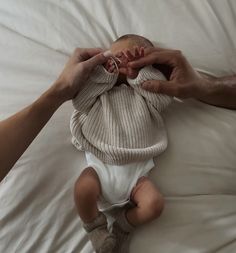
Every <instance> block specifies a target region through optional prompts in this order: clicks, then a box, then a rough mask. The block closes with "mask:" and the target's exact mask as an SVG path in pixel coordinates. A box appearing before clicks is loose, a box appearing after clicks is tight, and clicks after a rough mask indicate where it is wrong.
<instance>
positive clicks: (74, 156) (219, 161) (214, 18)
mask: <svg viewBox="0 0 236 253" xmlns="http://www.w3.org/2000/svg"><path fill="white" fill-rule="evenodd" d="M235 13H236V2H235V1H234V0H228V1H226V0H214V1H213V0H205V1H203V0H202V1H195V0H181V1H180V0H178V1H175V0H147V1H142V0H135V1H126V0H119V1H116V0H110V1H109V0H106V1H105V0H104V1H103V0H77V1H76V0H70V1H69V0H68V1H58V0H47V1H46V0H44V1H36V0H19V1H15V0H2V1H1V2H0V119H4V118H6V117H7V116H10V115H11V114H13V113H14V112H16V111H18V110H20V109H21V108H23V107H24V106H26V105H28V104H29V103H30V102H32V101H33V100H34V99H36V98H37V97H38V96H39V95H40V94H41V93H42V92H43V91H44V90H45V89H46V88H47V87H49V86H50V85H51V84H52V83H53V81H54V80H55V79H56V77H57V75H58V74H59V73H60V70H61V69H62V67H63V65H64V64H65V61H66V60H67V59H68V54H70V53H71V52H72V51H73V49H74V48H75V47H94V46H100V47H109V44H110V43H111V41H112V40H114V39H116V38H117V37H118V36H121V35H123V34H125V33H137V34H141V35H144V36H147V37H148V38H149V39H151V40H153V41H155V42H158V43H160V44H161V45H162V46H165V47H171V48H178V49H181V50H182V51H183V52H184V53H185V55H186V56H187V58H188V59H189V60H190V61H191V63H192V64H193V66H194V67H195V68H197V69H200V70H202V71H205V72H208V73H211V74H212V75H216V76H221V75H228V74H233V73H234V74H235V73H236V35H235V25H236V15H235ZM71 112H72V106H71V103H70V102H68V103H66V104H64V105H63V106H62V107H61V108H60V109H59V110H58V111H57V112H56V113H55V115H54V116H53V117H52V119H51V120H50V122H49V123H48V124H47V125H46V126H45V128H44V129H43V131H42V132H41V133H40V134H39V136H38V137H37V138H36V140H35V141H34V142H33V144H32V145H31V146H30V148H29V149H28V150H27V151H26V152H25V154H24V155H23V156H22V158H21V159H20V160H19V161H18V162H17V164H16V165H15V167H14V169H13V170H12V171H11V172H10V174H9V175H8V176H7V177H6V178H5V180H4V181H3V182H2V183H1V184H0V252H4V253H13V252H17V253H33V252H34V253H38V252H39V253H45V252H48V253H54V252H57V253H71V252H76V253H78V252H81V253H91V252H93V250H92V247H91V244H90V243H89V242H88V239H87V237H86V234H85V232H84V230H83V229H82V226H81V222H80V220H79V218H78V217H77V214H76V210H75V208H74V203H73V194H72V192H73V184H74V182H75V180H76V178H77V177H78V175H79V174H80V172H81V170H82V168H83V167H84V166H85V159H84V155H83V154H82V153H79V152H78V151H77V150H75V149H74V147H73V146H72V145H71V143H70V138H71V137H70V131H69V118H70V115H71ZM164 118H165V121H166V125H167V129H168V133H169V147H168V149H167V151H166V152H165V153H164V154H163V155H161V156H160V157H159V158H158V159H157V164H158V166H157V168H155V169H154V170H153V172H152V173H151V177H152V178H153V180H154V181H155V183H156V184H157V185H158V187H159V188H160V190H161V192H162V193H163V194H164V195H165V199H166V206H165V211H164V213H163V215H162V216H161V218H160V219H158V220H157V221H155V222H153V223H151V224H147V225H145V226H142V227H140V228H139V229H137V230H136V232H135V234H134V237H133V240H132V243H131V251H130V252H131V253H141V252H144V251H145V252H146V253H156V252H159V253H178V252H181V253H182V252H187V253H209V252H219V253H227V252H228V253H233V252H236V138H235V136H236V113H235V111H232V110H227V109H222V108H216V107H214V106H209V105H205V104H203V103H200V102H198V101H192V100H186V101H182V102H181V101H176V102H175V103H174V104H173V105H172V106H171V107H170V108H169V109H168V110H167V111H166V112H165V115H164ZM16 145H17V143H16ZM0 155H1V154H0Z"/></svg>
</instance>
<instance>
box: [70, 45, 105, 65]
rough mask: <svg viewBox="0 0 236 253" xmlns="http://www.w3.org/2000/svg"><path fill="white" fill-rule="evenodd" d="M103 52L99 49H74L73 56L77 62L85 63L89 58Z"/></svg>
mask: <svg viewBox="0 0 236 253" xmlns="http://www.w3.org/2000/svg"><path fill="white" fill-rule="evenodd" d="M101 52H103V49H101V48H76V49H75V51H74V55H75V56H76V59H77V61H78V62H82V61H86V60H88V59H89V58H91V57H93V56H95V55H97V54H99V53H101Z"/></svg>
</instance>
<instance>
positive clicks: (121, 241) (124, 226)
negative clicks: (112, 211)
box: [112, 209, 134, 253]
mask: <svg viewBox="0 0 236 253" xmlns="http://www.w3.org/2000/svg"><path fill="white" fill-rule="evenodd" d="M126 211H127V209H124V210H123V211H122V212H121V213H120V214H119V215H118V216H117V217H116V221H115V222H114V224H113V230H112V233H113V234H114V235H115V236H116V247H115V249H114V251H113V252H114V253H128V252H129V244H130V239H131V232H132V231H133V230H134V226H132V225H131V224H130V223H129V222H128V220H127V218H126Z"/></svg>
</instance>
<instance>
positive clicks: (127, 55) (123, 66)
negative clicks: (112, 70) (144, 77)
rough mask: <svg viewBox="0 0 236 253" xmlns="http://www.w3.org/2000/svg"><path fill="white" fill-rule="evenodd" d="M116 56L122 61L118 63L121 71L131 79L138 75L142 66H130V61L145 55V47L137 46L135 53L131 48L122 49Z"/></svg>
mask: <svg viewBox="0 0 236 253" xmlns="http://www.w3.org/2000/svg"><path fill="white" fill-rule="evenodd" d="M116 57H117V58H118V59H119V60H120V61H121V62H120V63H119V64H118V67H119V73H121V74H124V75H126V76H127V77H129V78H131V79H134V78H136V77H137V75H138V73H139V70H140V68H135V69H134V68H131V67H128V63H129V62H131V61H136V60H139V59H140V58H142V57H144V47H140V48H139V47H135V48H134V52H133V53H132V52H131V51H130V50H125V51H121V52H120V53H118V54H117V55H116Z"/></svg>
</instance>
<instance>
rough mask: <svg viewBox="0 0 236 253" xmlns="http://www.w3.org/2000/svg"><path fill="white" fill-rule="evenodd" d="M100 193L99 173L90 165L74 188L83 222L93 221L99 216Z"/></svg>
mask: <svg viewBox="0 0 236 253" xmlns="http://www.w3.org/2000/svg"><path fill="white" fill-rule="evenodd" d="M100 194H101V186H100V181H99V178H98V175H97V173H96V171H95V170H94V169H93V168H92V167H88V168H86V169H85V170H84V171H83V172H82V173H81V175H80V176H79V178H78V179H77V181H76V183H75V188H74V199H75V203H76V206H77V210H78V213H79V216H80V218H81V220H82V221H83V222H85V223H88V222H91V221H93V220H94V219H95V218H96V217H97V216H98V213H99V211H98V208H97V200H98V198H99V195H100Z"/></svg>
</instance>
